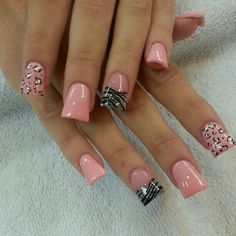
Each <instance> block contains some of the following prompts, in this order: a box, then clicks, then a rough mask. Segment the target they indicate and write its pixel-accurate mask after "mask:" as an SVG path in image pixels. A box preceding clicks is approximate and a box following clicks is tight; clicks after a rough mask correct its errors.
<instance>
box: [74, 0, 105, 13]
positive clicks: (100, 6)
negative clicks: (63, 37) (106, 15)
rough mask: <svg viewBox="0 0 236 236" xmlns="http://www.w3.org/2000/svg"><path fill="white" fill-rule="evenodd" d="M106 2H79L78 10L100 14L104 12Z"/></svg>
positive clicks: (90, 0)
mask: <svg viewBox="0 0 236 236" xmlns="http://www.w3.org/2000/svg"><path fill="white" fill-rule="evenodd" d="M106 2H107V0H80V1H79V2H78V6H79V8H82V9H83V10H85V11H86V12H89V13H101V12H105V11H106V5H107V3H106Z"/></svg>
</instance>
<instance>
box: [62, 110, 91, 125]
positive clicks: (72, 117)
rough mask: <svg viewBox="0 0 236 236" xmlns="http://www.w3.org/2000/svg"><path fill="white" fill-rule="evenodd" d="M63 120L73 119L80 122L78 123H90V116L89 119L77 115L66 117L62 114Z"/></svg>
mask: <svg viewBox="0 0 236 236" xmlns="http://www.w3.org/2000/svg"><path fill="white" fill-rule="evenodd" d="M61 118H64V119H73V120H78V121H83V122H89V116H88V117H84V116H83V117H82V116H77V115H69V116H68V115H66V114H64V113H63V111H62V113H61Z"/></svg>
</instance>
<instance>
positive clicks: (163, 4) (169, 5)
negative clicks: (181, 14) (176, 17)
mask: <svg viewBox="0 0 236 236" xmlns="http://www.w3.org/2000/svg"><path fill="white" fill-rule="evenodd" d="M158 3H159V6H160V8H161V9H163V10H164V11H167V12H174V1H173V0H158Z"/></svg>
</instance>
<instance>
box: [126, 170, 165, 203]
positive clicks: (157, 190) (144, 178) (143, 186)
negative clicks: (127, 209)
mask: <svg viewBox="0 0 236 236" xmlns="http://www.w3.org/2000/svg"><path fill="white" fill-rule="evenodd" d="M130 182H131V185H132V187H133V189H134V190H136V194H137V195H138V197H139V199H140V201H141V202H142V203H143V205H144V206H146V205H147V204H148V203H149V202H151V201H152V200H153V199H155V198H156V197H157V196H158V195H160V194H161V193H162V192H163V191H164V190H163V187H162V186H161V185H160V184H159V182H158V181H157V180H155V179H154V178H153V177H152V176H151V174H150V173H149V172H148V171H147V170H146V169H144V168H137V169H135V170H133V171H132V172H131V173H130Z"/></svg>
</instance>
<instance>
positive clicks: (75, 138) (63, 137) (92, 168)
mask: <svg viewBox="0 0 236 236" xmlns="http://www.w3.org/2000/svg"><path fill="white" fill-rule="evenodd" d="M40 100H41V101H40ZM40 100H38V99H29V101H30V103H31V105H32V107H33V109H34V111H35V112H36V114H37V116H38V118H39V120H40V122H41V123H42V125H43V126H44V127H45V129H46V130H47V132H48V133H49V134H50V135H51V136H52V137H53V138H54V140H55V141H56V143H57V144H58V145H59V147H60V149H61V151H62V152H63V154H64V155H65V157H66V158H67V159H68V161H69V162H70V163H71V164H72V165H73V166H74V167H75V168H76V169H77V170H78V171H79V172H80V173H81V174H82V175H83V176H84V177H85V179H86V182H87V184H89V185H91V184H93V183H94V182H95V181H96V180H98V179H100V178H101V177H103V176H104V175H105V171H104V168H103V163H102V161H101V159H100V158H99V157H98V156H97V154H96V153H95V151H94V149H93V147H92V146H91V145H90V143H89V142H88V140H87V139H86V138H85V136H84V135H83V134H82V133H81V132H80V131H79V130H78V128H77V126H76V124H75V122H74V121H73V120H69V119H61V116H60V115H61V109H62V106H63V104H62V99H61V96H60V95H59V94H58V93H57V92H56V90H55V89H54V88H53V87H52V85H49V86H48V88H47V90H46V91H45V96H44V97H43V98H42V99H40Z"/></svg>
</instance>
